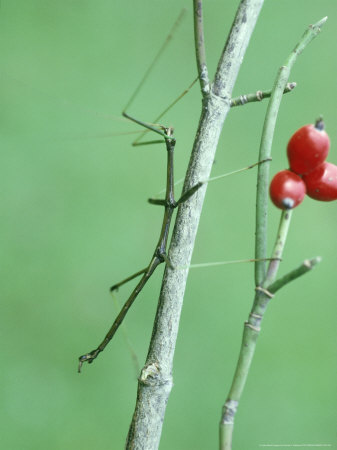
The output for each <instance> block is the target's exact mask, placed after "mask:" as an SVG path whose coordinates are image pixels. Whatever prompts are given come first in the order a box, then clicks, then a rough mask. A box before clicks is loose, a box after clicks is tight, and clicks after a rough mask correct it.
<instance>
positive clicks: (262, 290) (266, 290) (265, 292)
mask: <svg viewBox="0 0 337 450" xmlns="http://www.w3.org/2000/svg"><path fill="white" fill-rule="evenodd" d="M274 259H279V258H274ZM255 290H256V291H259V292H263V293H264V294H265V295H266V296H267V297H269V298H274V297H275V295H274V294H272V293H271V292H269V291H268V289H265V288H263V287H261V286H256V288H255Z"/></svg>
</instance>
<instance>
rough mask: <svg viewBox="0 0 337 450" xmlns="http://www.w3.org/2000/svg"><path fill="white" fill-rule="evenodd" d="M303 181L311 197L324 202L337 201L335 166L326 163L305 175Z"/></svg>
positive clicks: (336, 173)
mask: <svg viewBox="0 0 337 450" xmlns="http://www.w3.org/2000/svg"><path fill="white" fill-rule="evenodd" d="M303 181H304V182H305V184H306V187H307V194H308V195H309V197H311V198H314V199H315V200H321V201H322V202H330V201H332V200H337V166H335V164H331V163H328V162H324V163H323V164H321V165H320V166H319V167H317V168H316V169H315V170H313V171H312V172H310V173H308V174H307V175H304V176H303Z"/></svg>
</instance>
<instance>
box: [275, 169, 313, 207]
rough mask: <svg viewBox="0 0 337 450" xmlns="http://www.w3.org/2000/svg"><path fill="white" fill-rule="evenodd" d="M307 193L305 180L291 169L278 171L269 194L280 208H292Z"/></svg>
mask: <svg viewBox="0 0 337 450" xmlns="http://www.w3.org/2000/svg"><path fill="white" fill-rule="evenodd" d="M305 193H306V188H305V184H304V181H303V180H302V178H301V177H299V176H298V175H297V174H296V173H294V172H291V171H290V170H282V171H281V172H278V173H277V174H276V175H275V176H274V178H273V179H272V180H271V183H270V187H269V194H270V198H271V200H272V202H273V203H274V205H275V206H277V207H278V208H280V209H292V208H295V207H296V206H297V205H299V204H300V203H301V202H302V201H303V199H304V197H305Z"/></svg>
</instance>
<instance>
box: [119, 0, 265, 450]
mask: <svg viewBox="0 0 337 450" xmlns="http://www.w3.org/2000/svg"><path fill="white" fill-rule="evenodd" d="M262 5H263V0H242V1H241V2H240V6H239V9H238V11H237V14H236V17H235V20H234V23H233V25H232V29H231V32H230V35H229V37H228V39H227V42H226V45H225V48H224V51H223V53H222V55H221V58H220V61H219V65H218V68H217V72H216V76H215V79H214V82H213V84H212V85H211V88H210V90H209V94H208V95H206V96H205V97H204V100H203V105H202V113H201V118H200V122H199V126H198V131H197V134H196V138H195V141H194V146H193V150H192V154H191V158H190V162H189V166H188V169H187V175H186V178H185V183H184V189H183V191H184V192H185V191H187V190H188V189H189V188H191V187H192V186H194V185H195V184H196V183H197V182H198V181H200V180H206V179H208V178H209V176H210V172H211V168H212V164H213V160H214V156H215V152H216V148H217V144H218V141H219V136H220V133H221V130H222V127H223V123H224V121H225V118H226V116H227V113H228V111H229V109H230V99H231V95H232V90H233V87H234V83H235V81H236V78H237V75H238V72H239V68H240V66H241V63H242V60H243V57H244V54H245V51H246V48H247V46H248V43H249V40H250V37H251V34H252V32H253V29H254V27H255V24H256V21H257V18H258V16H259V13H260V10H261V7H262ZM206 188H207V184H204V185H203V186H202V187H201V188H200V189H199V190H198V191H197V192H196V193H195V194H194V195H193V196H192V197H191V198H190V199H189V200H188V201H187V202H185V203H183V204H182V205H181V206H180V207H179V210H178V214H177V218H176V223H175V227H174V230H173V235H172V239H171V243H170V248H169V258H170V260H171V262H172V264H173V266H174V267H188V266H189V264H190V261H191V257H192V252H193V247H194V242H195V238H196V233H197V229H198V224H199V219H200V215H201V211H202V206H203V202H204V197H205V193H206ZM187 276H188V269H185V270H181V269H180V270H172V269H170V268H169V267H168V266H166V269H165V273H164V278H163V283H162V288H161V292H160V297H159V303H158V309H157V314H156V318H155V324H154V328H153V333H152V338H151V344H150V348H149V352H148V356H147V360H146V364H145V366H144V368H143V369H142V372H141V376H140V378H139V383H138V393H137V402H136V407H135V412H134V415H133V419H132V423H131V426H130V430H129V434H128V438H127V443H126V448H127V449H132V450H141V449H142V450H156V449H158V447H159V441H160V436H161V429H162V424H163V421H164V415H165V409H166V405H167V401H168V398H169V395H170V392H171V389H172V385H173V380H172V366H173V356H174V349H175V345H176V339H177V334H178V327H179V320H180V314H181V309H182V304H183V297H184V292H185V286H186V281H187Z"/></svg>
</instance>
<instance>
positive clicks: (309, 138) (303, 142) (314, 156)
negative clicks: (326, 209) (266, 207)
mask: <svg viewBox="0 0 337 450" xmlns="http://www.w3.org/2000/svg"><path fill="white" fill-rule="evenodd" d="M329 148H330V139H329V136H328V135H327V133H326V132H325V130H324V122H323V120H322V118H319V119H318V120H317V121H316V123H315V125H312V124H310V125H305V126H304V127H301V128H300V129H298V130H297V131H296V132H295V133H294V134H293V136H292V137H291V138H290V141H289V142H288V147H287V155H288V161H289V166H290V169H289V170H282V171H281V172H278V173H277V174H276V175H275V176H274V178H273V179H272V181H271V183H270V188H269V194H270V198H271V200H272V202H273V203H274V205H275V206H277V207H278V208H280V209H292V208H295V207H296V206H297V205H299V204H300V203H301V202H302V201H303V199H304V197H305V194H307V195H308V196H309V197H311V198H313V199H315V200H320V201H323V202H329V201H332V200H337V166H335V165H334V164H331V163H328V162H326V161H325V160H326V157H327V156H328V153H329Z"/></svg>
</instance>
